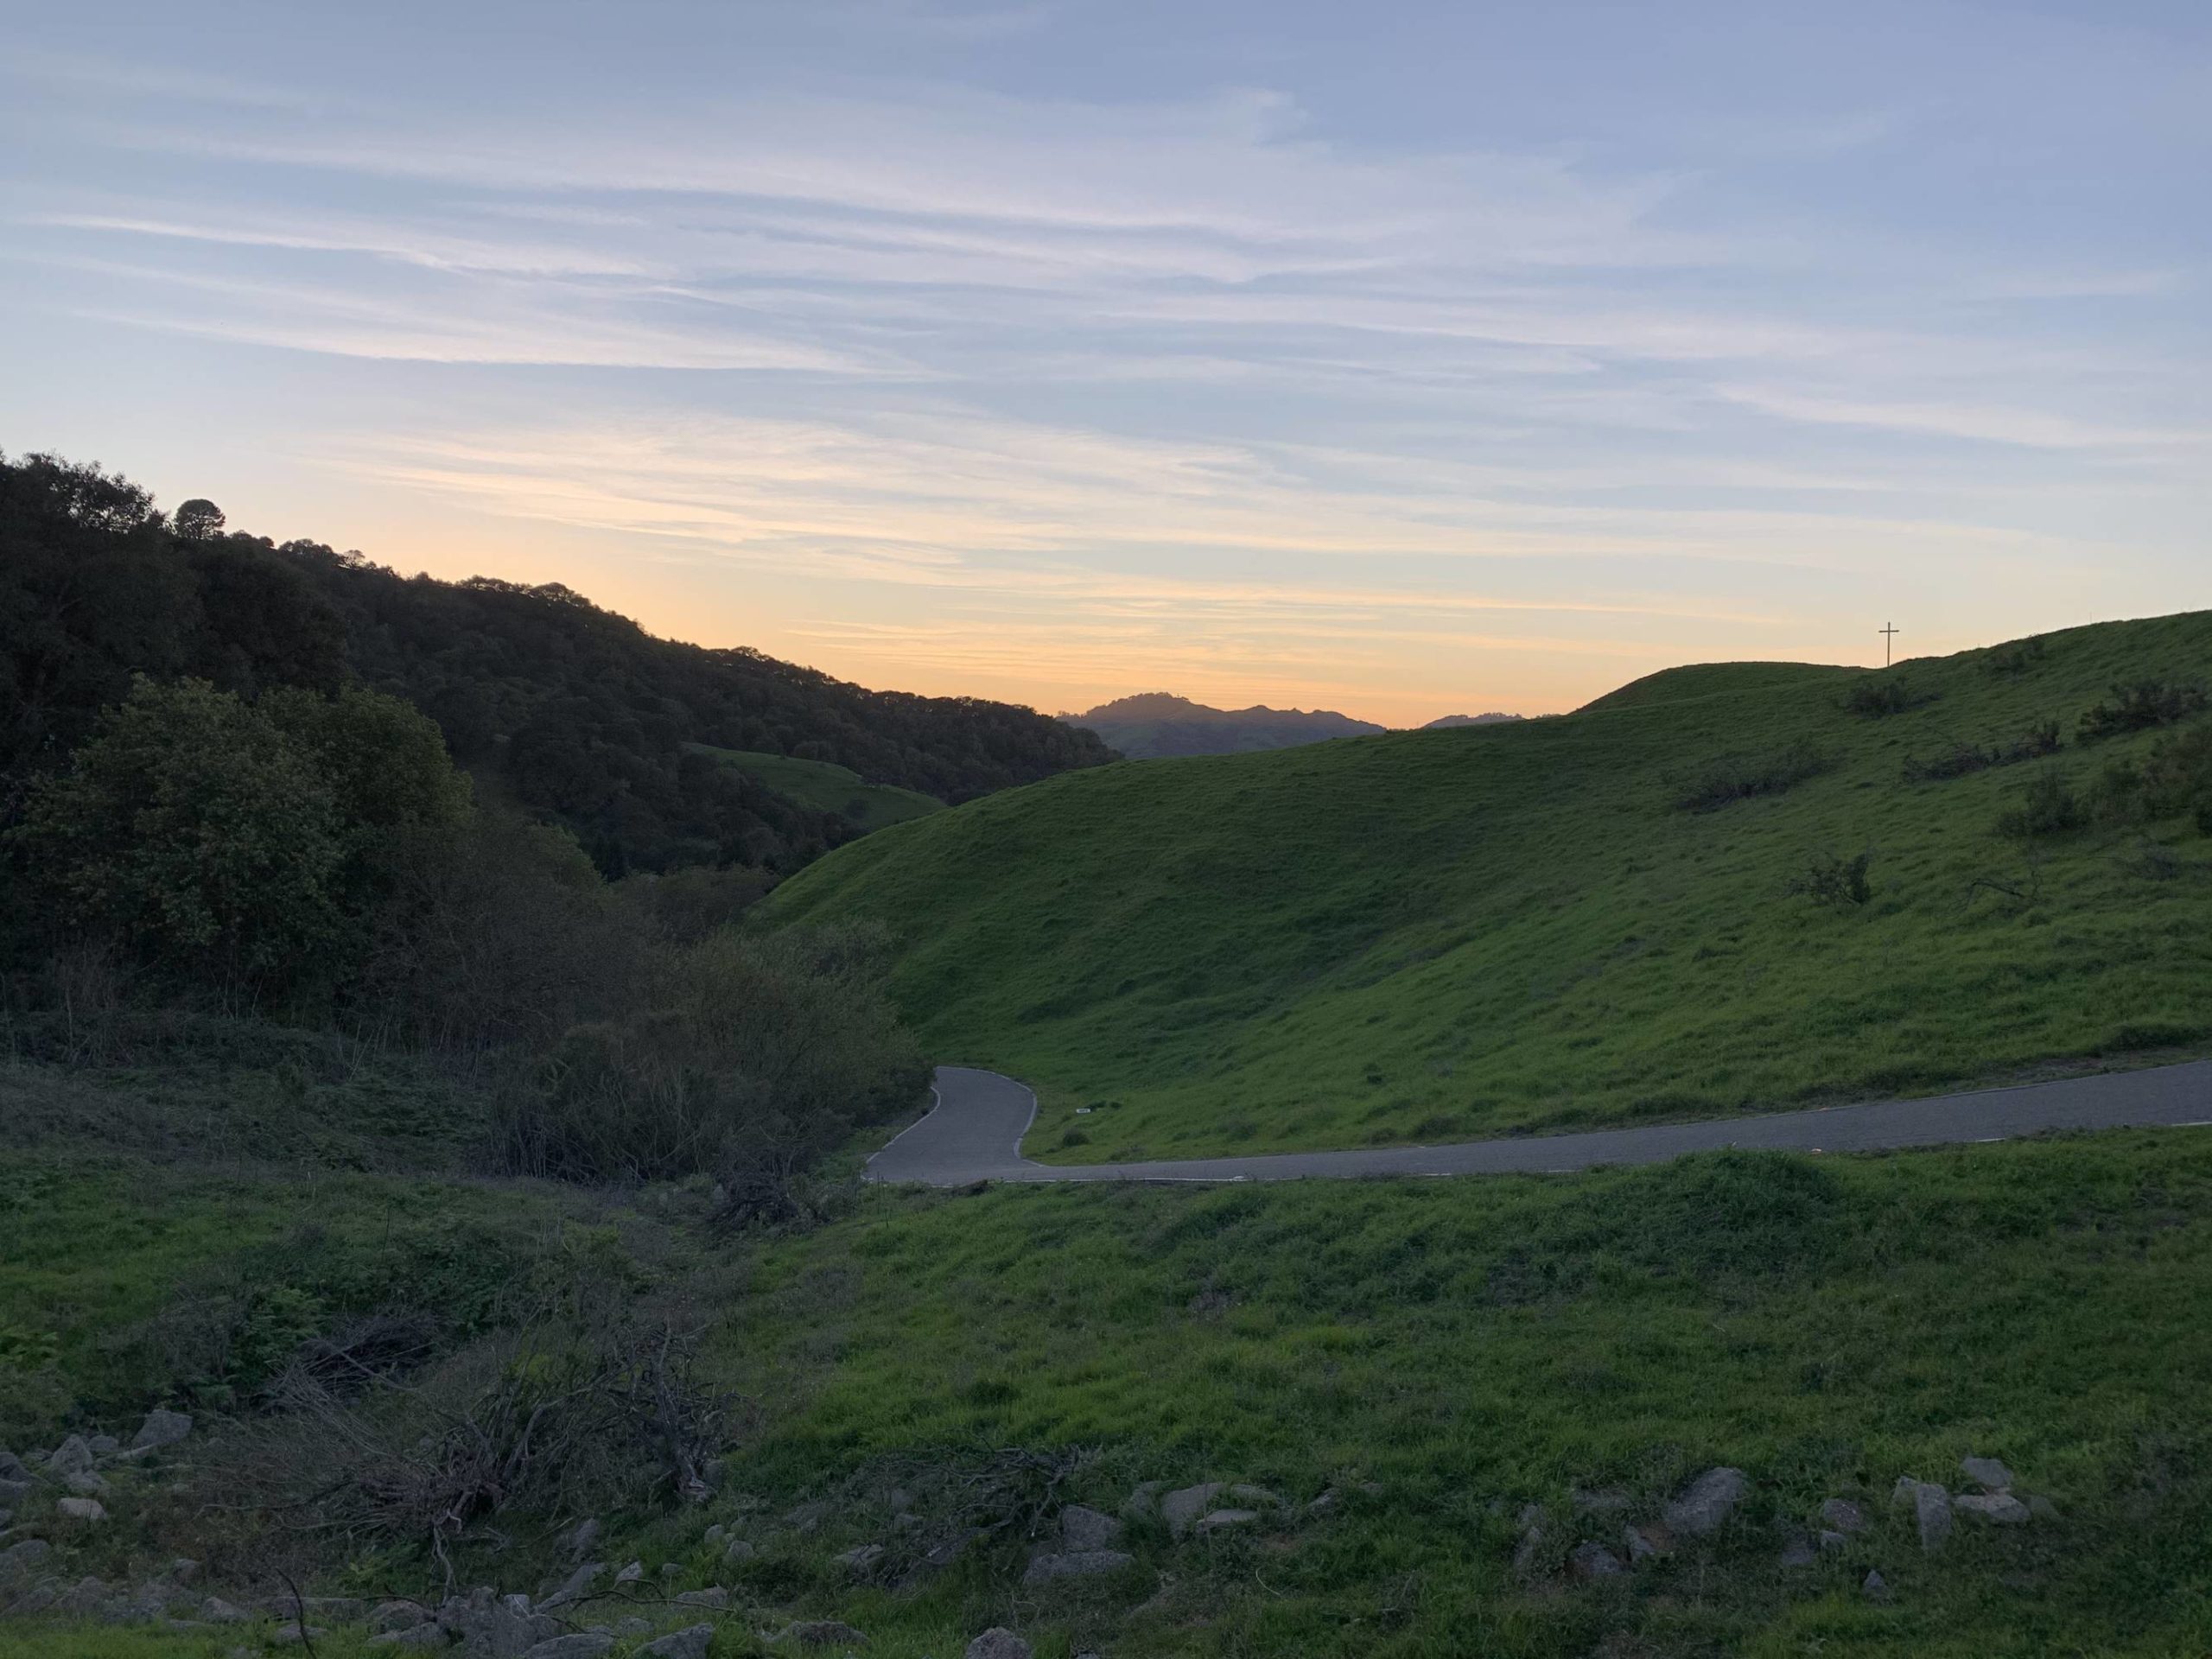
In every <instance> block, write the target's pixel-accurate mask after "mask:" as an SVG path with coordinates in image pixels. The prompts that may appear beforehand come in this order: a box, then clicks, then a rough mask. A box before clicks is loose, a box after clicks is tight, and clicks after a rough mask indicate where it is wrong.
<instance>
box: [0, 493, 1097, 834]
mask: <svg viewBox="0 0 2212 1659" xmlns="http://www.w3.org/2000/svg"><path fill="white" fill-rule="evenodd" d="M142 673H143V674H146V675H149V676H151V677H156V678H176V677H194V678H200V679H205V680H207V681H208V682H210V683H213V684H214V685H215V686H217V687H219V688H220V689H222V690H230V691H234V692H237V693H238V694H239V695H241V696H246V697H249V698H251V697H252V696H257V695H258V694H259V693H260V692H261V691H262V690H264V689H267V688H269V687H271V686H279V685H294V686H305V687H309V688H312V689H315V690H325V691H327V690H333V689H334V688H335V687H337V686H338V685H339V684H340V683H344V682H346V681H349V680H352V681H358V682H359V683H362V684H364V685H366V686H368V687H371V688H373V689H375V690H381V691H385V692H388V693H391V694H392V695H394V696H400V697H403V698H404V699H406V700H407V701H408V702H412V703H413V704H415V705H416V707H417V708H418V709H422V710H423V712H424V713H426V714H427V715H429V716H430V717H431V718H432V719H433V720H434V721H436V722H437V724H438V726H439V728H440V729H441V730H442V733H443V734H444V736H445V740H446V743H447V745H448V748H449V749H450V750H451V751H452V753H453V754H454V759H455V760H458V761H459V762H460V763H461V765H462V766H465V767H467V769H468V770H469V771H470V772H473V773H474V774H475V776H476V777H477V779H478V781H479V784H480V786H483V787H487V788H489V789H491V790H493V791H495V792H499V793H503V794H505V796H507V797H509V798H512V802H513V803H514V804H517V805H518V806H520V807H522V808H524V810H527V811H529V812H530V813H531V814H532V815H534V816H537V817H543V818H547V819H550V820H552V821H555V822H557V823H561V824H563V825H564V826H565V827H567V828H568V829H570V830H571V831H572V832H574V833H575V836H577V838H578V840H579V841H580V842H582V844H583V845H584V847H585V848H586V849H587V850H588V851H589V852H590V854H591V855H592V857H593V860H594V862H596V863H597V864H598V865H599V866H600V868H601V870H603V871H604V872H606V873H607V874H622V873H624V872H626V871H629V870H633V869H634V870H669V869H675V868H684V867H687V866H692V865H701V864H705V865H732V864H742V865H748V866H753V867H758V868H766V869H768V870H772V871H774V872H778V873H785V872H788V871H790V870H791V869H794V868H798V867H799V866H800V865H802V864H804V863H805V862H806V861H809V860H810V859H811V858H813V857H815V856H817V855H819V854H820V853H822V852H823V851H825V850H827V849H829V848H830V847H832V846H835V845H837V844H838V843H839V842H843V841H846V840H849V839H851V838H852V836H854V835H855V834H857V833H858V826H857V825H855V824H854V823H850V822H849V821H848V820H846V819H845V818H844V817H842V816H841V815H840V814H838V813H836V812H829V811H823V810H819V809H818V808H815V807H810V806H807V805H805V804H801V803H798V802H796V801H793V800H791V799H789V798H786V797H785V796H782V795H779V794H778V793H776V792H775V791H772V790H771V789H769V788H767V787H766V786H765V785H762V784H761V783H760V781H759V780H758V779H753V778H750V777H747V775H746V774H744V773H743V772H739V771H737V770H734V769H733V768H730V767H728V766H723V765H721V764H720V763H719V762H718V761H717V760H715V758H714V757H712V756H709V755H705V754H702V753H698V752H697V750H696V747H693V746H699V745H704V746H711V747H716V748H724V749H735V750H748V751H759V752H764V753H774V754H786V755H791V756H795V757H798V758H799V759H804V760H824V761H829V762H833V763H835V764H836V765H840V766H847V767H849V768H850V769H851V770H853V771H854V772H858V773H860V774H861V777H862V778H864V779H867V780H868V782H870V783H880V784H889V785H898V786H899V787H902V788H906V789H912V790H918V791H921V792H923V793H925V794H929V795H933V796H936V797H938V798H940V799H943V800H946V801H955V802H957V801H961V800H966V799H969V798H973V797H975V796H977V795H982V794H986V793H988V792H989V791H993V790H996V789H1001V788H1005V787H1007V786H1009V785H1015V784H1024V783H1031V782H1034V781H1036V780H1037V779H1041V778H1046V777H1049V776H1051V775H1052V774H1053V773H1055V772H1062V771H1065V770H1067V769H1068V768H1070V767H1073V766H1091V765H1096V764H1097V763H1099V762H1100V761H1103V760H1107V759H1109V758H1110V751H1109V750H1108V749H1107V748H1106V747H1105V746H1104V745H1103V743H1101V742H1100V741H1098V740H1097V738H1096V736H1094V735H1093V734H1090V733H1089V732H1080V731H1073V730H1071V729H1070V728H1067V727H1065V726H1064V725H1062V724H1061V723H1060V722H1058V721H1053V720H1051V719H1048V718H1046V717H1045V716H1044V715H1039V714H1036V713H1034V712H1033V711H1032V710H1029V709H1022V708H1018V707H1015V706H1014V705H1011V704H1007V703H999V702H988V701H985V700H983V699H981V698H971V697H922V696H912V695H909V694H906V693H901V692H890V691H871V690H867V689H866V688H864V687H861V686H857V685H852V684H849V683H845V682H843V681H840V680H836V679H834V678H832V677H829V675H826V674H823V673H820V672H817V671H815V670H812V669H809V668H804V667H800V666H798V665H797V664H791V663H785V662H779V661H778V660H776V659H775V658H771V657H767V656H764V655H763V654H761V653H760V652H757V651H753V650H749V649H746V648H743V647H739V648H733V649H721V650H713V649H708V648H705V647H702V646H698V645H685V644H682V643H680V642H677V641H673V640H667V639H656V638H655V637H653V636H652V635H651V634H649V633H647V632H645V630H644V629H643V628H641V627H639V626H638V625H637V624H636V623H634V622H632V621H631V620H628V619H627V618H625V617H621V616H617V615H615V614H613V613H611V612H608V611H605V610H602V609H601V608H600V607H597V606H595V605H594V604H592V603H591V602H590V601H588V600H587V599H585V598H583V597H582V595H580V594H576V593H575V592H573V591H571V590H570V589H569V588H564V587H562V586H559V585H558V584H545V585H542V586H536V587H530V586H523V585H520V584H517V583H513V582H500V581H495V580H493V579H490V578H485V577H476V578H472V579H469V580H467V581H463V582H446V581H439V580H435V579H434V578H431V577H429V576H422V575H417V576H403V575H399V574H398V573H397V571H395V570H393V569H390V568H388V567H386V566H384V565H379V564H376V563H372V562H370V561H369V560H368V559H366V558H365V557H364V556H362V555H360V554H359V553H352V552H346V553H341V552H338V551H336V550H333V549H331V548H329V547H327V546H324V545H322V544H321V543H315V542H308V541H291V542H286V543H281V544H280V543H272V542H270V540H268V539H267V538H265V537H254V536H250V535H243V534H238V533H231V532H227V531H226V530H225V529H224V527H223V522H222V517H221V515H220V513H219V512H216V511H215V510H214V509H213V507H212V506H211V505H209V504H207V503H200V502H195V503H187V504H185V505H184V506H182V507H180V509H179V510H178V512H177V515H176V517H175V519H174V520H172V519H170V518H168V517H166V516H164V515H163V514H162V513H161V512H158V511H157V510H156V506H155V504H154V502H153V500H152V499H151V498H150V497H149V495H148V494H147V493H145V492H144V491H143V490H141V489H139V488H138V487H137V486H134V485H132V484H130V483H129V482H128V481H127V480H124V479H122V478H120V477H118V476H115V475H113V474H104V473H102V472H100V471H99V469H98V468H96V467H82V466H75V465H72V464H70V463H67V462H65V461H58V460H55V459H54V458H52V457H49V456H41V455H31V456H26V457H23V458H22V459H21V460H19V461H12V462H11V461H7V460H6V459H5V458H4V457H0V692H4V693H5V695H6V698H7V702H8V708H9V714H8V717H7V720H6V725H5V730H4V734H0V768H4V771H5V773H6V775H7V779H8V780H9V785H10V794H11V795H12V794H14V793H16V792H18V791H20V790H21V788H22V786H23V783H24V781H25V779H27V778H28V777H29V776H30V775H32V774H35V772H38V771H39V770H41V769H43V768H48V767H50V766H53V765H54V764H56V763H58V761H59V760H60V759H62V758H63V757H65V756H66V755H67V753H68V751H69V749H70V748H71V747H72V746H73V744H74V743H75V742H76V741H78V740H79V738H81V737H82V736H83V735H84V734H85V733H86V731H87V730H88V729H89V728H90V727H91V724H92V721H93V718H94V716H95V715H96V714H97V712H98V710H99V709H100V708H101V707H103V706H104V705H105V704H108V703H111V702H114V701H116V700H117V699H118V698H119V697H121V696H123V695H124V693H125V692H126V691H127V690H128V688H129V684H130V677H131V676H132V675H134V674H142Z"/></svg>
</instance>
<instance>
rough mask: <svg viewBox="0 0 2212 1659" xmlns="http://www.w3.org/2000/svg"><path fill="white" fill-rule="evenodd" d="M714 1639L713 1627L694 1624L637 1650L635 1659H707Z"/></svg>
mask: <svg viewBox="0 0 2212 1659" xmlns="http://www.w3.org/2000/svg"><path fill="white" fill-rule="evenodd" d="M714 1639H715V1627H714V1626H713V1625H711V1624H694V1625H691V1626H690V1627H689V1628H687V1629H684V1630H671V1631H670V1632H669V1633H668V1634H667V1635H666V1636H657V1637H654V1638H653V1639H652V1641H650V1642H647V1643H645V1644H643V1645H642V1646H640V1647H639V1648H638V1649H636V1651H635V1654H634V1656H633V1659H707V1648H708V1645H709V1643H712V1642H713V1641H714Z"/></svg>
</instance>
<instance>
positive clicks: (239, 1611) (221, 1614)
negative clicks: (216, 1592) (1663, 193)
mask: <svg viewBox="0 0 2212 1659" xmlns="http://www.w3.org/2000/svg"><path fill="white" fill-rule="evenodd" d="M200 1618H203V1619H205V1620H206V1621H207V1623H208V1624H246V1623H248V1622H249V1621H251V1619H252V1618H253V1615H252V1614H251V1613H249V1612H248V1611H246V1610H245V1608H243V1607H241V1606H239V1605H237V1604H236V1603H235V1602H228V1601H225V1600H224V1599H222V1598H221V1597H220V1596H210V1597H208V1598H207V1600H205V1601H203V1602H201V1603H200Z"/></svg>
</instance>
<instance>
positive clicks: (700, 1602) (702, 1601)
mask: <svg viewBox="0 0 2212 1659" xmlns="http://www.w3.org/2000/svg"><path fill="white" fill-rule="evenodd" d="M676 1605H677V1606H679V1607H714V1608H717V1609H719V1608H723V1607H727V1606H728V1605H729V1592H728V1591H727V1590H725V1589H723V1588H722V1587H721V1586H720V1585H719V1584H710V1585H709V1586H707V1587H706V1588H705V1589H704V1590H686V1591H685V1592H683V1594H682V1595H680V1596H678V1597H677V1599H676Z"/></svg>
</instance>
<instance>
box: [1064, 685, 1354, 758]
mask: <svg viewBox="0 0 2212 1659" xmlns="http://www.w3.org/2000/svg"><path fill="white" fill-rule="evenodd" d="M1060 718H1061V719H1062V720H1064V721H1066V722H1067V723H1068V724H1069V725H1071V726H1073V727H1075V728H1077V729H1078V730H1082V731H1089V732H1096V734H1098V736H1099V737H1100V738H1101V739H1102V740H1103V741H1104V742H1105V744H1106V746H1107V747H1109V748H1114V749H1119V750H1120V751H1121V752H1122V753H1123V754H1125V755H1127V756H1128V758H1129V759H1130V760H1158V759H1161V758H1163V757H1166V756H1168V755H1180V754H1243V753H1249V752H1251V751H1254V750H1258V749H1289V748H1295V747H1298V746H1299V745H1300V744H1303V743H1320V742H1325V741H1327V740H1328V739H1330V738H1332V737H1359V736H1363V735H1369V734H1374V733H1376V732H1380V731H1383V730H1385V729H1386V728H1383V727H1381V726H1377V725H1375V724H1373V723H1372V722H1370V721H1364V720H1354V719H1353V718H1352V717H1351V715H1340V714H1338V713H1337V712H1336V710H1334V709H1310V710H1309V709H1269V708H1268V707H1266V706H1265V705H1263V704H1262V705H1255V706H1254V707H1252V708H1249V709H1210V708H1208V707H1207V706H1206V705H1205V703H1202V702H1192V701H1191V700H1190V699H1189V698H1188V697H1179V696H1174V695H1173V694H1172V693H1169V692H1166V691H1146V692H1141V693H1139V694H1138V695H1137V696H1133V697H1117V698H1116V699H1115V700H1114V701H1113V702H1102V703H1100V704H1099V705H1098V707H1096V709H1090V711H1089V712H1087V713H1084V714H1080V715H1061V716H1060Z"/></svg>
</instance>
